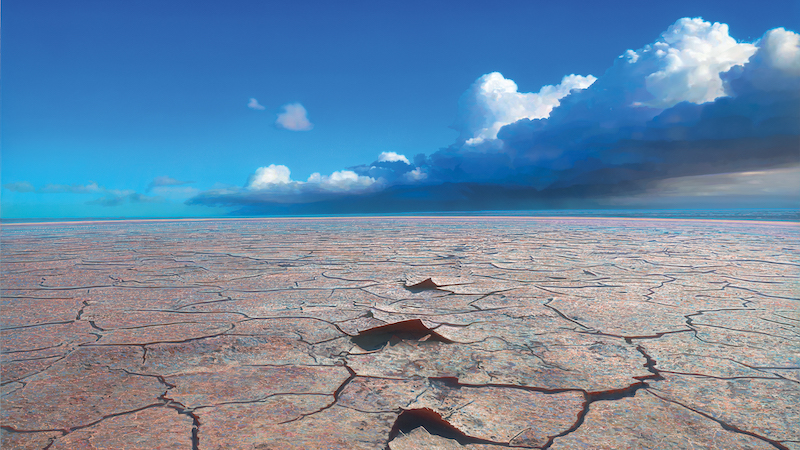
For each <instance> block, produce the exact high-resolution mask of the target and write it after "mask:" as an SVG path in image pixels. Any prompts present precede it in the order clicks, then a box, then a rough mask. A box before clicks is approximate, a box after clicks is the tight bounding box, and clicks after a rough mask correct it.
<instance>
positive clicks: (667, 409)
mask: <svg viewBox="0 0 800 450" xmlns="http://www.w3.org/2000/svg"><path fill="white" fill-rule="evenodd" d="M550 448H551V449H553V450H562V449H563V450H566V449H585V448H592V449H604V450H616V449H621V448H636V449H654V450H656V449H686V448H731V449H732V448H737V449H764V450H766V449H774V448H775V447H774V446H772V445H771V444H769V443H768V442H765V441H763V440H760V439H757V438H755V437H753V436H749V435H745V434H740V433H736V432H733V431H729V430H725V429H724V428H723V427H722V426H721V425H720V424H718V423H716V422H714V421H713V420H709V419H707V418H706V417H703V416H702V415H700V414H697V413H695V412H693V411H691V410H689V409H686V408H684V407H682V406H680V405H676V404H674V403H670V402H667V401H664V400H661V399H659V398H658V397H656V396H654V395H652V394H650V393H649V392H647V390H639V391H637V392H636V395H635V396H634V397H626V398H621V399H618V400H614V401H596V402H593V403H592V404H591V405H590V406H589V411H588V413H587V414H586V416H585V417H584V419H583V423H582V424H581V426H580V427H578V428H577V429H576V430H575V431H572V432H571V433H569V434H566V435H565V436H563V437H557V438H556V439H555V440H554V441H553V445H552V446H551V447H550Z"/></svg>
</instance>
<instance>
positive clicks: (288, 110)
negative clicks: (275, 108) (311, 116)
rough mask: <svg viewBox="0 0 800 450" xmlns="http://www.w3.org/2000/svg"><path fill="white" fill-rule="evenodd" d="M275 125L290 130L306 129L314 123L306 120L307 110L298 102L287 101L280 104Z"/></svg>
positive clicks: (312, 126)
mask: <svg viewBox="0 0 800 450" xmlns="http://www.w3.org/2000/svg"><path fill="white" fill-rule="evenodd" d="M282 108H283V111H282V112H280V113H279V114H278V120H276V121H275V125H277V126H279V127H280V128H284V129H286V130H292V131H308V130H310V129H312V128H314V125H313V124H312V123H311V122H310V121H309V120H308V112H307V111H306V109H305V108H304V107H303V105H301V104H300V103H288V104H286V105H283V106H282Z"/></svg>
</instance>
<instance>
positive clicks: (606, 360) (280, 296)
mask: <svg viewBox="0 0 800 450" xmlns="http://www.w3.org/2000/svg"><path fill="white" fill-rule="evenodd" d="M2 245H3V247H2V288H3V292H2V303H1V305H2V414H1V415H2V418H1V422H0V425H2V448H4V449H6V448H7V449H17V448H19V449H45V448H49V449H203V450H211V449H310V448H320V449H322V448H324V449H386V448H389V449H392V450H408V449H461V448H467V449H474V450H478V449H482V450H489V449H500V448H508V447H514V448H549V449H624V448H631V449H645V448H653V449H665V448H679V449H686V448H719V449H734V448H736V449H775V448H778V449H787V448H788V449H800V426H798V424H799V423H800V406H799V405H800V361H799V360H798V354H799V353H800V346H799V345H798V343H799V342H800V333H798V331H800V326H799V325H800V308H798V297H800V262H798V255H800V248H798V247H800V241H799V240H798V226H797V224H759V223H733V222H728V223H726V222H695V221H658V220H646V221H636V220H610V219H584V220H577V219H576V220H566V219H546V220H545V219H538V220H537V219H532V218H516V219H513V218H493V219H488V218H471V219H465V218H384V219H376V218H373V219H356V218H352V219H338V220H337V219H325V220H323V219H315V220H312V219H307V220H277V219H273V220H239V221H231V220H228V221H223V220H219V221H173V222H127V223H125V222H118V223H83V224H81V223H75V224H46V225H17V226H4V227H3V229H2Z"/></svg>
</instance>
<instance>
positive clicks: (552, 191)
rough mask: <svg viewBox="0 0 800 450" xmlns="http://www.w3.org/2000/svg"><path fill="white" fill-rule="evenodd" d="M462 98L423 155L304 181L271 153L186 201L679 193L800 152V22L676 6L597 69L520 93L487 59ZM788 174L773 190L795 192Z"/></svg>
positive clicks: (481, 199)
mask: <svg viewBox="0 0 800 450" xmlns="http://www.w3.org/2000/svg"><path fill="white" fill-rule="evenodd" d="M458 106H459V110H458V115H457V118H456V121H455V123H454V125H453V128H455V129H456V130H457V131H458V132H459V136H458V139H457V141H456V142H455V143H454V144H452V145H451V146H449V147H447V148H443V149H440V150H439V151H437V152H435V153H433V154H431V155H430V156H426V155H424V154H420V155H416V156H415V157H414V158H413V162H412V161H410V160H409V158H407V157H406V156H404V155H399V154H396V153H385V152H384V153H381V154H380V156H379V157H378V159H377V160H376V161H374V162H372V163H370V164H364V165H359V166H356V167H349V168H347V169H345V170H342V171H338V172H334V173H333V174H331V175H330V176H321V175H319V174H314V175H312V176H311V177H309V179H308V180H307V181H305V182H301V181H292V180H291V179H290V178H289V173H290V172H289V168H288V167H285V166H281V165H274V164H273V165H270V166H268V167H261V168H258V169H257V170H256V172H255V173H254V174H253V175H251V177H250V180H249V181H248V183H247V185H246V186H245V187H243V188H234V189H225V190H211V191H206V192H202V193H200V194H198V195H197V196H196V197H194V198H192V199H189V200H188V201H187V203H189V204H203V205H212V206H242V207H243V209H242V210H241V211H240V212H245V213H246V212H252V213H260V212H270V211H279V210H280V211H295V212H303V211H309V212H310V211H319V212H334V211H339V210H346V211H348V210H349V211H357V210H359V209H363V210H374V211H391V210H414V209H506V208H508V209H514V208H519V207H552V206H565V205H566V206H570V205H581V204H583V203H581V201H586V200H592V199H594V200H601V203H603V201H602V200H603V199H606V200H608V199H612V201H611V202H610V203H609V202H607V201H606V202H605V204H614V201H613V199H619V198H622V197H624V196H629V197H632V198H638V199H642V198H645V197H647V196H648V195H649V196H656V197H657V196H658V195H659V192H661V191H660V188H663V187H665V186H666V187H668V189H666V188H665V189H664V190H663V193H664V195H667V196H669V195H673V194H674V193H675V192H677V189H676V188H675V182H674V181H670V180H679V179H681V177H702V176H707V175H713V174H725V173H738V172H743V173H752V172H753V171H764V170H767V171H768V170H773V169H774V170H778V171H779V172H780V171H785V170H786V169H785V167H786V166H792V167H793V166H797V165H798V163H800V35H798V34H797V33H795V32H792V31H789V30H785V29H783V28H775V29H772V30H769V31H767V32H766V33H765V34H764V35H763V37H762V38H761V39H759V40H757V41H756V42H752V43H748V42H738V41H736V40H735V39H734V38H732V37H731V36H730V35H729V31H728V26H727V25H726V24H722V23H710V22H707V21H704V20H702V19H700V18H683V19H680V20H678V21H677V22H675V23H674V24H673V25H672V26H670V27H669V28H668V29H667V30H666V31H665V32H663V33H662V34H661V36H660V37H659V38H658V39H657V40H656V41H655V42H653V43H651V44H649V45H646V46H644V47H642V48H640V49H638V50H628V51H626V52H625V53H623V54H622V55H620V56H619V58H618V59H617V60H616V61H614V63H613V65H612V66H611V67H610V68H609V69H608V70H607V71H606V72H605V73H604V74H602V75H601V76H599V77H594V76H592V75H575V74H571V75H567V76H565V77H564V78H563V79H562V80H561V83H559V84H558V85H553V86H544V87H542V88H541V89H540V90H539V92H536V93H522V92H518V89H517V85H516V83H515V82H514V81H513V80H510V79H507V78H504V77H503V75H502V74H500V73H497V72H493V73H489V74H486V75H483V76H481V77H479V78H478V79H477V80H476V81H475V82H474V83H473V84H472V86H470V87H469V88H468V89H467V91H466V92H465V93H464V94H463V95H462V97H461V99H460V100H459V103H458ZM287 112H288V110H287ZM776 168H777V169H776ZM789 170H790V171H793V172H792V173H797V170H796V169H789ZM759 173H764V172H759ZM780 173H783V172H780ZM712 178H713V177H712ZM687 179H688V180H695V179H694V178H687ZM713 179H714V180H728V181H731V180H734V181H736V180H744V179H750V178H747V177H746V176H740V177H737V176H728V177H717V178H713ZM785 185H786V184H785V183H784V184H783V185H782V186H785ZM793 186H794V185H791V187H790V188H789V189H788V190H786V189H783V190H781V189H778V191H779V192H773V194H778V195H788V196H790V197H794V198H795V199H796V198H797V197H798V194H799V193H798V192H795V190H794V187H793ZM725 189H726V188H725V187H724V186H717V188H716V190H715V191H713V192H716V193H717V194H719V193H720V192H722V193H724V192H725ZM731 189H732V190H731V194H741V193H742V190H741V189H740V188H738V187H737V188H731ZM706 191H708V190H706ZM682 192H683V193H684V194H686V195H691V192H684V191H682ZM758 192H761V193H764V192H763V189H762V190H761V191H758ZM698 195H699V194H698ZM356 199H357V201H356ZM287 204H288V205H295V206H290V207H287V206H286V205H287ZM276 205H283V206H282V207H276ZM303 205H305V206H303Z"/></svg>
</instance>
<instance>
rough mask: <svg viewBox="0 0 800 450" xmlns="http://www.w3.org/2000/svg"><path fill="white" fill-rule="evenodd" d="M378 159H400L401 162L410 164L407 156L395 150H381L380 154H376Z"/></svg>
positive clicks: (388, 160) (387, 160)
mask: <svg viewBox="0 0 800 450" xmlns="http://www.w3.org/2000/svg"><path fill="white" fill-rule="evenodd" d="M378 161H381V162H383V161H386V162H396V161H402V162H404V163H406V164H409V165H410V164H411V163H410V162H409V161H408V158H406V157H405V155H401V154H399V153H395V152H381V154H380V155H379V156H378Z"/></svg>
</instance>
